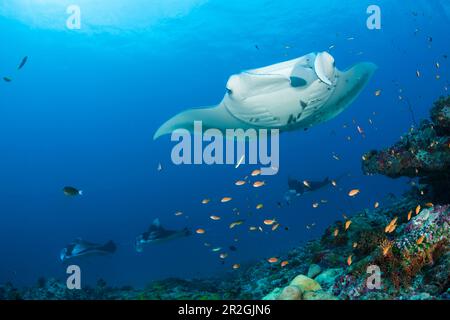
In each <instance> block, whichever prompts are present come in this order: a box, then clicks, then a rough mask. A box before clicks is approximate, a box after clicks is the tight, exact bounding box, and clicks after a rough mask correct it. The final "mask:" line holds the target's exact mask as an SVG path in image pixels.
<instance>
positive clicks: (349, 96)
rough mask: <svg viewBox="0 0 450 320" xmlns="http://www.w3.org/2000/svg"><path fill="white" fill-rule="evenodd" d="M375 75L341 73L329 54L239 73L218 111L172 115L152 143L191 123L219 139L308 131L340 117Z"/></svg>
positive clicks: (367, 70) (363, 67) (367, 67)
mask: <svg viewBox="0 0 450 320" xmlns="http://www.w3.org/2000/svg"><path fill="white" fill-rule="evenodd" d="M376 69H377V67H376V65H375V64H373V63H370V62H362V63H358V64H355V65H354V66H352V67H351V68H349V69H348V70H346V71H340V70H338V69H337V68H336V66H335V61H334V58H333V57H332V56H331V55H330V54H329V53H328V52H319V53H309V54H307V55H304V56H302V57H300V58H296V59H293V60H289V61H285V62H281V63H277V64H273V65H270V66H267V67H263V68H259V69H253V70H247V71H243V72H241V73H239V74H235V75H232V76H231V77H230V78H229V79H228V82H227V85H226V93H225V96H224V98H223V99H222V101H221V102H220V103H219V104H218V105H216V106H211V107H206V108H199V109H190V110H187V111H184V112H181V113H179V114H177V115H175V116H174V117H173V118H171V119H169V120H168V121H167V122H166V123H164V124H163V125H162V126H161V127H160V128H159V129H158V130H157V131H156V133H155V135H154V137H153V138H154V139H157V138H159V137H160V136H162V135H165V134H170V133H171V132H173V131H174V130H176V129H187V130H189V131H193V129H194V121H201V122H202V127H203V128H206V129H207V128H215V129H219V130H220V131H222V132H224V133H225V132H226V130H227V129H243V130H246V129H249V128H254V129H279V130H280V131H281V132H282V131H291V130H297V129H307V128H310V127H312V126H314V125H316V124H319V123H322V122H325V121H327V120H330V119H333V118H334V117H336V116H337V115H338V114H340V113H341V112H342V111H344V110H345V109H346V108H347V107H348V106H349V105H350V104H351V103H352V102H353V101H354V100H355V99H356V97H357V96H358V95H359V93H360V92H361V91H362V89H363V88H364V87H365V85H366V84H367V83H368V81H369V79H370V78H371V77H372V75H373V73H374V72H375V70H376Z"/></svg>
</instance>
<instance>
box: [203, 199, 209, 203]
mask: <svg viewBox="0 0 450 320" xmlns="http://www.w3.org/2000/svg"><path fill="white" fill-rule="evenodd" d="M210 201H211V200H210V199H203V200H202V204H207V203H209V202H210Z"/></svg>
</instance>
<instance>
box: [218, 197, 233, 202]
mask: <svg viewBox="0 0 450 320" xmlns="http://www.w3.org/2000/svg"><path fill="white" fill-rule="evenodd" d="M232 199H233V198H231V197H223V198H222V200H220V202H222V203H225V202H229V201H231V200H232Z"/></svg>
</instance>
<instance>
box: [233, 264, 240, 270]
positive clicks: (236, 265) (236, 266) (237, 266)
mask: <svg viewBox="0 0 450 320" xmlns="http://www.w3.org/2000/svg"><path fill="white" fill-rule="evenodd" d="M240 267H241V265H240V264H239V263H235V264H233V269H234V270H236V269H239V268H240Z"/></svg>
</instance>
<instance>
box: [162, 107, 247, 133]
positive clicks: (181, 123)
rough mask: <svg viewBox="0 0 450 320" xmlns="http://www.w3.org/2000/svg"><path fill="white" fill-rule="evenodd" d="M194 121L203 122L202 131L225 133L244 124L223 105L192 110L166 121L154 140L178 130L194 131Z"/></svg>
mask: <svg viewBox="0 0 450 320" xmlns="http://www.w3.org/2000/svg"><path fill="white" fill-rule="evenodd" d="M194 121H201V124H202V130H207V129H212V128H214V129H219V130H221V131H224V130H226V129H228V128H230V129H232V128H242V127H243V126H244V124H243V123H242V122H241V121H239V120H238V119H236V118H235V117H233V116H232V115H231V114H230V113H229V112H228V110H227V109H226V108H225V106H224V105H223V104H219V105H218V106H212V107H206V108H201V109H190V110H187V111H184V112H181V113H179V114H177V115H176V116H174V117H172V118H171V119H169V120H168V121H166V122H165V123H164V124H163V125H162V126H161V127H159V129H158V130H157V131H156V133H155V135H154V136H153V140H156V139H158V138H159V137H161V136H163V135H166V134H170V133H172V132H173V131H175V130H177V129H186V130H188V131H189V132H193V131H194Z"/></svg>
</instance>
